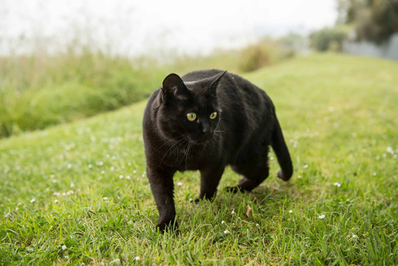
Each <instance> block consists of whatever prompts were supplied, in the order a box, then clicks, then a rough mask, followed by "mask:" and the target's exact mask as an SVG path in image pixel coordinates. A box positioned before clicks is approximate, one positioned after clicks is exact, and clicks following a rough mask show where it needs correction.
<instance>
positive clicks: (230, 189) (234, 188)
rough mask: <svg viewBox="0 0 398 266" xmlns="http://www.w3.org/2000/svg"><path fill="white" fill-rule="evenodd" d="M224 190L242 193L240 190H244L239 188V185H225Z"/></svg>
mask: <svg viewBox="0 0 398 266" xmlns="http://www.w3.org/2000/svg"><path fill="white" fill-rule="evenodd" d="M225 190H226V191H227V192H231V193H238V192H239V193H242V192H245V190H243V189H241V188H240V187H238V186H235V187H226V188H225Z"/></svg>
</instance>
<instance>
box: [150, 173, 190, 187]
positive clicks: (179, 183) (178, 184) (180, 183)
mask: <svg viewBox="0 0 398 266" xmlns="http://www.w3.org/2000/svg"><path fill="white" fill-rule="evenodd" d="M142 176H144V175H142ZM177 186H179V187H181V186H182V182H178V183H177Z"/></svg>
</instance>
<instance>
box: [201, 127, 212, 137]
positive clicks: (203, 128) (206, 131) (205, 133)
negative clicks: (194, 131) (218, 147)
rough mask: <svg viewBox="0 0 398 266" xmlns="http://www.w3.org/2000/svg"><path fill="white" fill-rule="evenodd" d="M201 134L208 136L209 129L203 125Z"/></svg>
mask: <svg viewBox="0 0 398 266" xmlns="http://www.w3.org/2000/svg"><path fill="white" fill-rule="evenodd" d="M202 133H203V135H209V134H211V128H210V127H209V126H206V125H204V126H203V127H202Z"/></svg>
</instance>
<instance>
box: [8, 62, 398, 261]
mask: <svg viewBox="0 0 398 266" xmlns="http://www.w3.org/2000/svg"><path fill="white" fill-rule="evenodd" d="M397 73H398V64H397V63H394V62H389V61H383V60H378V59H369V58H357V57H348V56H341V55H313V56H309V57H300V58H297V59H294V60H291V61H288V62H285V63H282V64H279V65H276V66H274V67H270V68H266V69H262V70H260V71H257V72H255V73H252V74H249V75H246V76H245V77H246V78H247V79H249V80H250V81H252V82H253V83H255V84H256V85H258V86H259V87H261V88H263V89H265V91H266V92H267V93H268V94H269V95H270V96H271V98H272V99H273V101H274V103H275V106H276V108H277V114H278V117H279V120H280V122H281V125H282V128H283V131H284V134H285V138H286V140H287V142H288V145H289V148H290V152H291V155H292V159H293V162H294V168H295V174H294V176H293V178H292V180H291V181H290V182H288V183H284V182H283V181H280V180H278V179H277V178H276V171H277V170H278V165H277V163H276V161H275V159H273V158H271V169H272V171H271V176H270V177H269V178H268V179H267V180H266V181H265V182H264V183H263V185H262V186H261V187H260V188H259V189H257V190H255V191H254V192H253V193H250V194H243V195H231V194H228V193H226V192H224V191H223V188H224V187H225V186H228V185H234V184H236V182H237V181H238V180H239V176H238V175H237V174H235V173H233V172H232V171H231V170H227V171H226V173H225V174H224V177H223V179H222V180H221V184H220V186H219V190H220V191H219V193H218V196H217V198H216V200H215V201H214V202H213V203H210V202H202V203H200V204H198V205H195V204H193V203H191V201H190V200H191V199H193V198H195V197H196V196H197V195H198V193H199V175H198V173H196V172H185V173H180V174H178V175H177V176H176V177H175V182H176V193H175V198H176V206H177V215H178V220H179V222H180V232H179V234H168V233H167V234H164V235H159V234H158V233H157V232H156V231H155V230H154V223H156V219H157V210H156V208H155V203H154V200H153V198H152V195H151V192H150V188H149V185H148V181H147V178H146V176H145V159H144V154H143V143H142V136H141V119H142V112H143V108H144V106H145V103H139V104H136V105H133V106H131V107H128V108H123V109H121V110H119V111H116V112H112V113H108V114H103V115H99V116H96V117H94V118H91V119H88V120H85V121H79V122H76V123H73V124H70V125H64V126H58V127H53V128H50V129H48V130H45V131H41V132H35V133H32V134H27V135H22V136H18V137H13V138H10V139H3V140H0V210H1V216H0V238H1V242H0V264H4V265H8V264H22V265H27V264H31V265H51V264H69V263H71V264H81V263H85V264H86V265H87V264H93V265H100V264H119V263H125V264H139V265H141V264H143V265H152V264H154V265H156V264H161V265H189V264H193V265H197V264H201V265H308V264H311V265H348V264H358V265H396V264H398V246H397V240H398V231H397V230H398V206H397V202H398V193H397V188H398V173H397V170H398V159H397V154H398V75H397ZM159 83H160V81H159ZM270 156H274V155H273V154H271V155H270ZM272 159H273V160H272ZM247 205H249V206H250V207H251V208H252V212H251V213H250V217H249V218H248V219H247V218H246V217H245V215H244V214H245V213H246V206H247Z"/></svg>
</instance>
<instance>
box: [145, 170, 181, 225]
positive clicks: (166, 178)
mask: <svg viewBox="0 0 398 266" xmlns="http://www.w3.org/2000/svg"><path fill="white" fill-rule="evenodd" d="M174 173H175V171H173V170H170V169H160V168H152V167H149V166H148V167H147V175H148V179H149V183H150V185H151V190H152V194H153V197H154V198H155V201H156V206H157V208H158V211H159V220H158V224H157V225H156V227H157V228H159V231H160V232H163V231H164V230H167V229H171V228H174V229H176V228H178V223H177V222H176V221H175V216H176V210H175V206H174V198H173V196H174V193H173V191H174V183H173V175H174Z"/></svg>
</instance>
